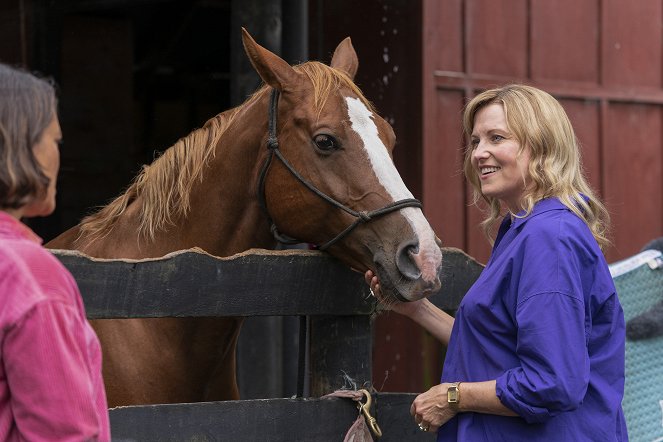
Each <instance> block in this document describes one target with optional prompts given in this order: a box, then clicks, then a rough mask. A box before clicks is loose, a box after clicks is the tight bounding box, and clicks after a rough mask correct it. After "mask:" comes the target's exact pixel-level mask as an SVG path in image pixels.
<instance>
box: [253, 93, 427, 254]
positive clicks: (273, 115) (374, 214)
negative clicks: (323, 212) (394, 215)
mask: <svg viewBox="0 0 663 442" xmlns="http://www.w3.org/2000/svg"><path fill="white" fill-rule="evenodd" d="M279 95H280V93H279V91H278V90H277V89H273V90H272V94H271V97H270V102H269V129H268V130H269V137H268V138H267V148H268V149H269V154H268V155H267V158H266V159H265V162H264V163H263V165H262V168H261V170H260V175H259V177H258V201H259V203H260V206H261V208H262V210H263V211H264V213H265V214H266V216H267V219H268V221H269V223H270V225H271V227H270V229H271V231H272V234H273V235H274V238H275V239H276V240H277V241H279V242H281V243H283V244H296V243H301V242H302V241H300V240H297V239H295V238H291V237H289V236H287V235H283V234H281V233H279V231H278V229H277V228H276V224H274V221H273V220H272V218H271V217H270V216H269V212H268V211H267V202H266V200H265V181H266V178H267V173H268V171H269V166H270V165H271V163H272V158H273V157H274V156H275V155H276V157H277V158H278V159H279V160H280V161H281V163H282V164H283V165H284V166H285V167H286V169H288V170H289V171H290V173H291V174H292V175H293V176H294V177H295V178H297V180H299V182H301V183H302V184H303V185H304V186H306V188H308V189H309V190H310V191H311V192H313V193H314V194H316V195H317V196H319V197H320V198H322V199H323V200H325V201H327V202H328V203H329V204H331V205H333V206H335V207H337V208H339V209H341V210H343V211H345V212H346V213H348V214H350V215H352V216H354V217H355V218H356V219H355V221H354V222H352V223H351V224H350V225H349V226H348V227H346V228H345V229H344V230H343V231H342V232H341V233H339V234H338V235H336V236H335V237H334V238H332V239H330V240H329V241H327V242H326V243H324V244H322V245H318V246H317V248H318V249H319V250H325V249H327V248H329V247H331V246H332V245H334V244H335V243H337V242H338V241H340V240H341V239H343V238H345V237H346V236H347V235H349V234H350V232H352V230H354V228H355V227H357V226H358V225H359V224H365V223H368V222H370V221H372V220H374V219H376V218H379V217H381V216H384V215H386V214H388V213H391V212H395V211H396V210H400V209H403V208H406V207H418V208H421V202H420V201H419V200H417V199H414V198H406V199H402V200H400V201H396V202H393V203H391V204H387V205H386V206H384V207H382V208H381V209H376V210H371V211H357V210H353V209H351V208H350V207H348V206H346V205H344V204H343V203H340V202H338V201H336V200H335V199H334V198H332V197H330V196H329V195H326V194H325V193H323V192H321V191H320V190H318V189H317V188H316V187H315V186H314V185H313V184H311V183H310V182H309V181H307V180H306V179H305V178H304V177H303V176H302V175H301V174H300V173H299V172H297V170H295V168H294V167H293V166H292V164H290V162H288V160H287V159H286V158H285V157H284V156H283V153H281V151H280V150H279V142H278V139H277V138H276V122H277V113H278V101H279Z"/></svg>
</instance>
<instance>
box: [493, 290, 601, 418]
mask: <svg viewBox="0 0 663 442" xmlns="http://www.w3.org/2000/svg"><path fill="white" fill-rule="evenodd" d="M516 320H517V321H518V337H517V348H516V351H517V353H518V357H519V359H520V366H519V367H516V368H513V369H511V370H508V371H506V372H505V373H504V374H503V375H501V376H500V377H498V378H497V386H496V391H497V397H498V398H499V399H500V401H501V402H502V403H503V404H504V405H505V406H506V407H508V408H510V409H511V410H513V411H514V412H516V413H518V414H519V415H520V416H521V417H522V418H523V419H525V420H526V421H527V422H528V423H534V422H544V421H546V420H548V419H550V418H551V417H553V416H555V415H557V414H559V413H561V412H564V411H570V410H574V409H576V408H577V407H578V406H579V405H580V404H581V402H582V399H583V398H584V396H585V393H586V391H587V387H588V382H589V356H588V351H587V344H586V336H585V313H584V306H583V302H582V301H581V300H579V299H577V298H574V297H572V296H569V295H566V294H563V293H559V292H548V293H539V294H536V295H533V296H530V297H529V298H527V299H525V300H524V301H522V302H521V303H520V304H519V305H518V307H517V312H516Z"/></svg>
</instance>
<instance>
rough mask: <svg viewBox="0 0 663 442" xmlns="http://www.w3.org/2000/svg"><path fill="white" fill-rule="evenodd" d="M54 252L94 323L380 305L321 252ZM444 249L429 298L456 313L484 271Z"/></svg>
mask: <svg viewBox="0 0 663 442" xmlns="http://www.w3.org/2000/svg"><path fill="white" fill-rule="evenodd" d="M52 252H53V253H54V254H55V256H57V257H58V259H60V261H62V263H63V264H64V265H65V266H66V267H67V268H68V269H69V271H70V272H71V273H72V274H73V275H74V278H75V279H76V281H77V283H78V286H79V288H80V290H81V293H82V295H83V299H84V302H85V308H86V311H87V314H88V317H89V318H90V319H103V318H105V319H111V318H156V317H203V316H280V315H293V316H302V315H371V314H372V313H373V312H374V311H375V308H376V305H375V300H374V299H373V298H371V297H370V296H369V293H368V286H367V285H366V283H365V282H364V278H363V275H361V274H360V273H357V272H354V271H352V270H350V269H349V268H348V267H346V266H345V265H343V264H342V263H341V262H340V261H338V260H337V259H335V258H333V257H331V256H330V255H328V254H326V253H321V252H315V251H304V250H286V251H278V252H277V251H269V250H252V251H249V252H245V253H241V254H238V255H234V256H232V257H228V258H219V257H215V256H212V255H208V254H206V253H204V252H201V251H199V250H195V249H192V250H184V251H180V252H176V253H173V254H170V255H167V256H165V257H163V258H160V259H148V260H100V259H93V258H90V257H87V256H85V255H82V254H80V253H77V252H71V251H63V250H53V251H52ZM442 252H443V271H442V288H441V290H440V291H439V292H438V293H436V294H434V295H433V296H431V298H430V299H431V301H433V303H434V304H436V305H437V306H438V307H440V308H442V309H444V310H455V309H456V308H457V307H458V303H459V302H460V300H461V299H462V298H463V296H464V295H465V292H466V291H467V289H468V288H469V287H470V286H471V285H472V283H473V282H474V281H475V280H476V278H477V277H478V275H479V274H480V273H481V270H482V268H483V266H482V265H481V264H479V263H478V262H477V261H476V260H474V259H473V258H471V257H470V256H468V255H467V254H465V253H464V252H462V251H461V250H459V249H454V248H444V249H442Z"/></svg>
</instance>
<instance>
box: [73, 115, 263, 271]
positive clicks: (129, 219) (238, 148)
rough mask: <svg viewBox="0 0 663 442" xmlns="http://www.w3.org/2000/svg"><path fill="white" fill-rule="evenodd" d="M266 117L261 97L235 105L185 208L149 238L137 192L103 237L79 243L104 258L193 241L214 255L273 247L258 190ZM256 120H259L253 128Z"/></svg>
mask: <svg viewBox="0 0 663 442" xmlns="http://www.w3.org/2000/svg"><path fill="white" fill-rule="evenodd" d="M266 120H267V109H266V105H265V104H264V103H263V104H261V103H260V102H257V103H256V102H253V103H252V104H251V105H249V106H247V107H246V109H239V110H238V111H237V114H236V116H235V117H234V119H233V122H232V123H231V124H230V125H229V126H228V127H227V129H226V130H225V131H224V133H223V134H222V135H221V137H220V139H219V142H218V144H217V148H216V149H217V151H216V153H215V155H214V157H213V158H212V159H211V160H210V162H209V165H208V166H207V167H206V168H205V170H204V172H203V176H202V180H199V181H197V182H195V183H194V184H193V186H192V188H191V193H190V210H189V212H188V213H187V215H186V216H185V217H184V218H180V219H177V220H174V226H172V227H169V228H168V229H167V230H164V231H159V232H156V234H155V237H154V239H153V240H150V239H147V238H143V237H139V236H138V235H139V234H138V231H139V228H138V226H139V218H140V212H141V210H142V208H141V207H142V206H141V203H142V201H141V197H140V196H139V197H138V198H137V199H136V200H135V201H133V202H132V203H131V204H130V205H129V207H127V210H126V212H125V213H124V214H123V215H122V217H121V219H120V220H119V222H118V223H117V224H116V225H115V226H114V228H113V230H112V231H111V232H110V233H109V234H108V235H107V236H106V237H104V238H101V239H98V240H95V241H93V242H90V243H88V244H84V243H83V244H81V246H80V247H77V248H80V249H81V250H82V251H83V252H85V253H87V254H89V255H91V256H97V257H104V258H106V257H107V258H116V257H121V258H147V257H158V256H163V255H164V254H166V253H169V252H172V251H175V250H182V249H188V248H192V247H200V248H202V249H203V250H205V251H207V252H208V253H211V254H214V255H217V256H228V255H231V254H234V253H239V252H242V251H244V250H246V249H249V248H273V247H274V246H275V241H274V239H273V237H272V236H271V234H270V232H269V226H268V223H267V220H266V217H265V216H264V214H263V213H262V211H261V209H260V206H259V203H258V199H257V194H256V189H257V185H256V180H257V174H256V171H257V169H258V167H259V165H257V162H258V161H260V159H261V158H262V157H263V155H262V154H261V152H260V149H261V147H264V146H261V141H262V139H263V138H264V132H265V131H266V130H267V123H266ZM256 122H263V123H261V124H260V126H259V127H258V128H257V127H256ZM263 125H264V129H263V128H262V126H263Z"/></svg>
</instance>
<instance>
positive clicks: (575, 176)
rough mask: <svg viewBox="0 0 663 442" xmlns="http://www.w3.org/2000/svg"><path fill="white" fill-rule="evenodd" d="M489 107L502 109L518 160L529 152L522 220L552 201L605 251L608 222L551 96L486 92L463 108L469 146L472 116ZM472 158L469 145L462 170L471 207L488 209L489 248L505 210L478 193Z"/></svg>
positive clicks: (520, 88) (512, 89)
mask: <svg viewBox="0 0 663 442" xmlns="http://www.w3.org/2000/svg"><path fill="white" fill-rule="evenodd" d="M494 103H497V104H501V105H502V107H503V108H504V114H505V118H506V123H507V127H508V129H509V131H510V132H511V133H512V134H513V135H514V137H515V139H516V140H517V141H518V142H519V143H520V151H519V152H518V155H520V154H521V153H522V152H523V151H524V150H525V149H529V154H530V162H529V166H528V171H527V172H528V174H529V178H530V180H531V185H530V186H528V188H527V189H526V190H525V191H524V193H523V197H522V207H523V209H524V211H525V214H524V215H523V216H525V217H526V216H528V215H529V214H530V213H531V212H532V209H533V208H534V205H535V204H536V203H537V202H538V201H540V200H542V199H545V198H550V197H556V198H558V199H559V200H560V201H561V202H562V204H564V205H565V206H566V207H568V208H569V210H571V211H572V212H573V213H575V214H576V215H577V216H578V217H580V218H581V219H582V220H583V221H585V223H587V225H588V226H589V228H590V230H591V231H592V234H593V235H594V238H595V239H596V241H597V242H598V244H599V246H600V247H601V249H603V250H605V248H607V247H608V246H609V245H610V240H609V239H608V232H609V226H610V216H609V214H608V211H607V210H606V208H605V206H604V205H603V204H602V203H601V201H600V200H599V199H598V197H597V196H596V195H595V193H594V191H593V190H592V189H591V187H590V186H589V184H588V183H587V181H586V179H585V177H584V175H583V170H582V161H581V154H580V147H579V143H578V140H577V138H576V136H575V132H574V131H573V127H572V126H571V122H570V121H569V118H568V116H567V115H566V112H564V109H563V108H562V106H561V104H560V103H559V102H558V101H557V100H556V99H555V98H553V97H552V96H551V95H550V94H548V93H546V92H544V91H542V90H540V89H537V88H534V87H531V86H525V85H508V86H504V87H501V88H496V89H490V90H487V91H485V92H482V93H481V94H479V95H477V96H476V97H474V98H473V99H472V100H471V101H470V102H469V103H468V104H467V106H465V110H464V113H463V130H464V132H465V136H466V137H467V139H468V140H469V139H471V134H472V130H473V128H474V119H475V117H476V114H477V112H478V111H479V110H480V109H482V108H484V107H486V106H488V105H490V104H494ZM472 152H473V148H472V146H471V145H469V146H468V147H467V148H466V150H465V160H464V166H463V168H464V172H465V177H466V178H467V180H468V181H469V182H470V184H471V185H472V188H473V190H474V192H473V193H474V199H473V203H475V204H476V203H478V202H479V200H481V199H483V200H484V201H485V202H486V203H487V204H488V207H489V210H488V215H487V217H486V218H485V219H484V220H483V222H482V223H481V226H482V228H483V230H484V233H485V234H486V236H487V237H488V238H489V240H490V241H491V242H492V241H494V239H493V234H494V231H495V226H496V224H497V222H498V220H499V219H500V218H501V217H502V216H503V215H504V208H503V207H502V205H501V203H500V201H499V200H498V199H497V198H492V197H489V196H486V195H484V194H483V193H482V192H481V184H480V181H479V176H478V174H477V171H476V170H475V168H474V167H473V166H472Z"/></svg>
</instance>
